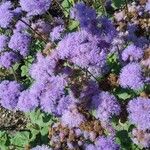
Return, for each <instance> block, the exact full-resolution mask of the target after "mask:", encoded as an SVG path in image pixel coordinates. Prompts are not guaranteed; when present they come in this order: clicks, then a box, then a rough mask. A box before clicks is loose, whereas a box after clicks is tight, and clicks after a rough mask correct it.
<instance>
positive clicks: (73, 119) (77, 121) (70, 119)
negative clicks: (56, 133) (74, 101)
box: [61, 105, 86, 128]
mask: <svg viewBox="0 0 150 150" xmlns="http://www.w3.org/2000/svg"><path fill="white" fill-rule="evenodd" d="M85 120H86V119H85V117H84V116H83V115H82V114H81V113H80V112H78V110H77V108H76V106H74V105H72V106H70V108H69V109H68V110H66V111H64V113H63V115H62V117H61V122H62V124H63V125H65V126H68V127H69V128H74V127H79V126H80V125H81V123H83V122H84V121H85Z"/></svg>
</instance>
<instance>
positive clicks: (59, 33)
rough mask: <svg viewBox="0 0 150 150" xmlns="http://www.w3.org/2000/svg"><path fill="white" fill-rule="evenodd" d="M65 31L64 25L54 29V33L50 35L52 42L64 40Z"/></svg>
mask: <svg viewBox="0 0 150 150" xmlns="http://www.w3.org/2000/svg"><path fill="white" fill-rule="evenodd" d="M64 30H65V29H64V26H62V25H59V26H56V27H54V28H53V29H52V32H51V33H50V39H51V40H52V41H55V40H60V39H61V38H62V34H63V32H64Z"/></svg>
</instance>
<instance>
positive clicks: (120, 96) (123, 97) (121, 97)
mask: <svg viewBox="0 0 150 150" xmlns="http://www.w3.org/2000/svg"><path fill="white" fill-rule="evenodd" d="M118 97H119V98H120V99H123V100H126V99H129V98H131V95H130V94H128V93H126V92H124V93H120V94H118Z"/></svg>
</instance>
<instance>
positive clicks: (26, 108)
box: [16, 90, 39, 112]
mask: <svg viewBox="0 0 150 150" xmlns="http://www.w3.org/2000/svg"><path fill="white" fill-rule="evenodd" d="M38 105H39V101H38V100H37V99H34V98H32V96H31V95H30V90H25V91H22V92H21V93H20V96H19V98H18V103H17V106H16V109H18V110H20V111H23V112H30V111H32V110H34V109H35V108H36V107H38Z"/></svg>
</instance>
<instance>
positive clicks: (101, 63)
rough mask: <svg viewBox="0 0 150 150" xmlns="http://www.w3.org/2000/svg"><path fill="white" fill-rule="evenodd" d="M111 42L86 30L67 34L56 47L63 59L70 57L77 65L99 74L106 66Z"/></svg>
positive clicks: (96, 74)
mask: <svg viewBox="0 0 150 150" xmlns="http://www.w3.org/2000/svg"><path fill="white" fill-rule="evenodd" d="M108 47H109V44H108V43H107V42H105V41H103V40H101V39H100V38H98V37H96V36H93V35H91V34H90V33H88V32H86V31H79V32H74V33H70V34H68V35H67V36H65V37H64V38H63V39H62V40H61V41H60V42H59V43H58V46H57V49H56V52H57V53H58V55H59V57H60V58H61V59H68V61H70V62H73V63H74V64H75V65H77V66H80V67H82V68H87V69H88V70H89V71H91V73H93V74H94V75H95V76H99V75H100V74H102V73H103V72H104V70H103V69H104V68H106V58H107V52H106V51H107V50H106V49H107V48H108Z"/></svg>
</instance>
